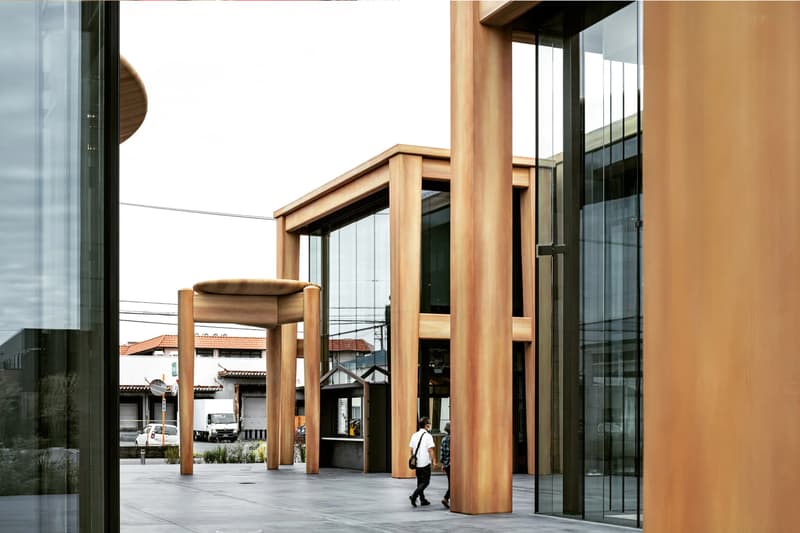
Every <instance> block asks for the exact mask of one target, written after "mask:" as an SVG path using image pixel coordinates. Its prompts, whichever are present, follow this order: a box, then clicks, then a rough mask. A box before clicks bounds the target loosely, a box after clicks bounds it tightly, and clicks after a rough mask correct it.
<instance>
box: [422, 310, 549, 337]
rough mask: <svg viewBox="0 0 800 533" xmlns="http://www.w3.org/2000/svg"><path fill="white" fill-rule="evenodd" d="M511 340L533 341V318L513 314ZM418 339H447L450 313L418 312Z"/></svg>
mask: <svg viewBox="0 0 800 533" xmlns="http://www.w3.org/2000/svg"><path fill="white" fill-rule="evenodd" d="M511 325H512V340H513V341H514V342H532V341H533V318H531V317H525V316H515V317H512V318H511ZM419 338H420V339H440V340H442V339H449V338H450V315H444V314H440V313H420V314H419Z"/></svg>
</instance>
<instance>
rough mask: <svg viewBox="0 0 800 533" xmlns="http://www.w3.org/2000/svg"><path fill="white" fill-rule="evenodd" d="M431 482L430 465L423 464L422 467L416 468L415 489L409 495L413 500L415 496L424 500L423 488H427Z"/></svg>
mask: <svg viewBox="0 0 800 533" xmlns="http://www.w3.org/2000/svg"><path fill="white" fill-rule="evenodd" d="M430 483H431V465H428V466H423V467H422V468H417V490H415V491H414V493H413V494H412V495H411V497H412V498H414V499H415V500H416V499H417V498H419V499H420V501H423V502H424V501H425V500H426V499H427V498H425V489H426V488H428V485H430Z"/></svg>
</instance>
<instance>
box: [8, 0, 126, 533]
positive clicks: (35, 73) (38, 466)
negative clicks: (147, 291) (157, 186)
mask: <svg viewBox="0 0 800 533" xmlns="http://www.w3.org/2000/svg"><path fill="white" fill-rule="evenodd" d="M107 9H109V10H114V9H116V6H111V5H110V4H109V5H105V4H103V3H100V4H91V3H81V2H68V1H62V2H53V1H42V2H0V73H2V74H0V78H1V79H2V82H0V95H1V96H0V191H2V193H0V301H2V304H3V305H2V306H0V509H2V510H3V513H2V515H3V518H2V519H3V526H1V527H0V529H2V530H3V531H7V530H8V531H15V532H16V531H26V532H27V531H33V532H36V531H60V532H77V531H86V532H92V531H105V530H107V529H106V527H105V526H107V525H109V524H110V523H111V522H112V521H113V519H112V518H111V516H118V514H116V513H118V512H119V511H118V508H117V495H116V494H115V493H114V490H116V489H115V487H116V484H115V481H116V477H115V475H114V473H113V472H109V471H108V468H109V464H110V463H111V459H109V457H115V453H116V449H117V448H116V447H117V441H116V438H117V437H116V436H117V435H118V421H116V420H114V423H113V425H111V426H110V427H109V426H107V425H106V423H107V422H108V421H109V420H111V419H113V418H116V410H117V405H118V400H117V398H116V395H117V394H118V390H117V383H116V380H115V379H111V378H108V376H109V375H113V374H115V373H114V372H112V371H110V370H108V367H107V365H112V368H116V366H115V363H113V362H108V360H109V358H108V353H109V350H113V352H114V353H116V348H117V346H116V344H117V339H116V337H115V336H114V338H111V334H109V336H106V335H105V330H104V328H105V326H106V324H114V325H115V324H116V316H115V314H114V313H115V309H112V308H106V302H107V301H108V300H110V298H111V297H113V298H116V293H114V294H113V295H109V294H108V292H106V289H108V290H109V291H111V290H112V289H110V287H116V279H117V278H116V272H115V270H112V265H109V264H107V262H106V256H105V255H104V251H105V250H106V249H111V250H115V248H114V245H115V243H105V242H104V235H105V234H106V233H105V232H104V230H105V229H107V228H109V226H110V229H111V230H112V231H110V232H109V233H108V234H111V235H113V234H114V232H113V230H114V229H115V228H116V225H117V222H116V219H115V213H116V206H109V208H108V210H107V209H106V208H107V204H106V202H105V197H104V195H105V193H106V188H108V189H109V190H112V191H113V190H115V189H116V186H117V180H118V175H117V172H116V171H113V173H111V174H109V175H104V174H103V169H104V168H105V166H104V165H105V163H106V161H109V162H111V161H113V162H115V161H116V153H117V149H118V148H117V144H118V141H117V139H116V138H115V135H116V131H113V132H112V133H111V134H108V133H107V132H105V131H104V124H105V123H106V110H105V109H104V107H103V106H104V100H103V94H104V83H105V81H106V80H105V71H104V68H105V66H104V64H103V60H104V56H103V53H102V52H103V47H104V46H106V43H104V41H103V36H104V35H105V33H104V32H105V31H106V28H104V27H103V25H105V24H106V23H107V21H106V18H105V13H106V10H107ZM114 29H115V30H116V26H115V27H114ZM109 46H110V45H109ZM113 52H114V54H112V55H116V56H118V51H117V50H116V49H115V50H113ZM116 61H117V60H116V59H115V60H114V66H115V65H116ZM108 83H109V87H110V88H112V89H113V90H114V91H115V90H116V76H114V77H111V78H109V79H108ZM108 112H109V113H111V114H113V116H114V117H115V116H116V114H117V109H116V106H114V107H113V108H111V109H109V110H108ZM109 118H110V117H109ZM105 135H107V136H108V138H109V143H110V144H109V145H108V146H107V145H106V144H103V143H104V142H105V141H104V139H105V138H106V137H105ZM106 157H108V160H106ZM109 168H111V165H109ZM106 244H107V245H108V247H106V246H105V245H106ZM106 321H108V322H106ZM107 379H110V381H107ZM109 404H111V405H109ZM109 412H110V413H111V415H113V416H110V415H109ZM114 468H116V466H115V467H114ZM109 488H114V490H111V491H109V490H108V489H109ZM109 502H111V504H109ZM112 505H113V507H114V509H111V507H112Z"/></svg>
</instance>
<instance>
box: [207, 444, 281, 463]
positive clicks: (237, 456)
mask: <svg viewBox="0 0 800 533" xmlns="http://www.w3.org/2000/svg"><path fill="white" fill-rule="evenodd" d="M265 454H266V447H265V446H264V444H263V443H261V442H259V444H258V446H257V447H253V446H252V445H251V444H244V443H236V444H232V445H231V446H227V447H225V446H217V447H216V448H213V449H211V450H206V452H205V453H203V461H205V462H206V463H256V462H262V463H263V462H264V456H265Z"/></svg>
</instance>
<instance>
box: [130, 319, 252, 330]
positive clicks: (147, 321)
mask: <svg viewBox="0 0 800 533" xmlns="http://www.w3.org/2000/svg"><path fill="white" fill-rule="evenodd" d="M119 321H120V322H135V323H137V324H159V325H162V326H175V327H177V326H178V324H176V323H175V322H157V321H154V320H132V319H128V318H120V319H119ZM195 327H196V328H211V329H241V330H245V331H264V328H247V327H241V326H205V325H202V324H195Z"/></svg>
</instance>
